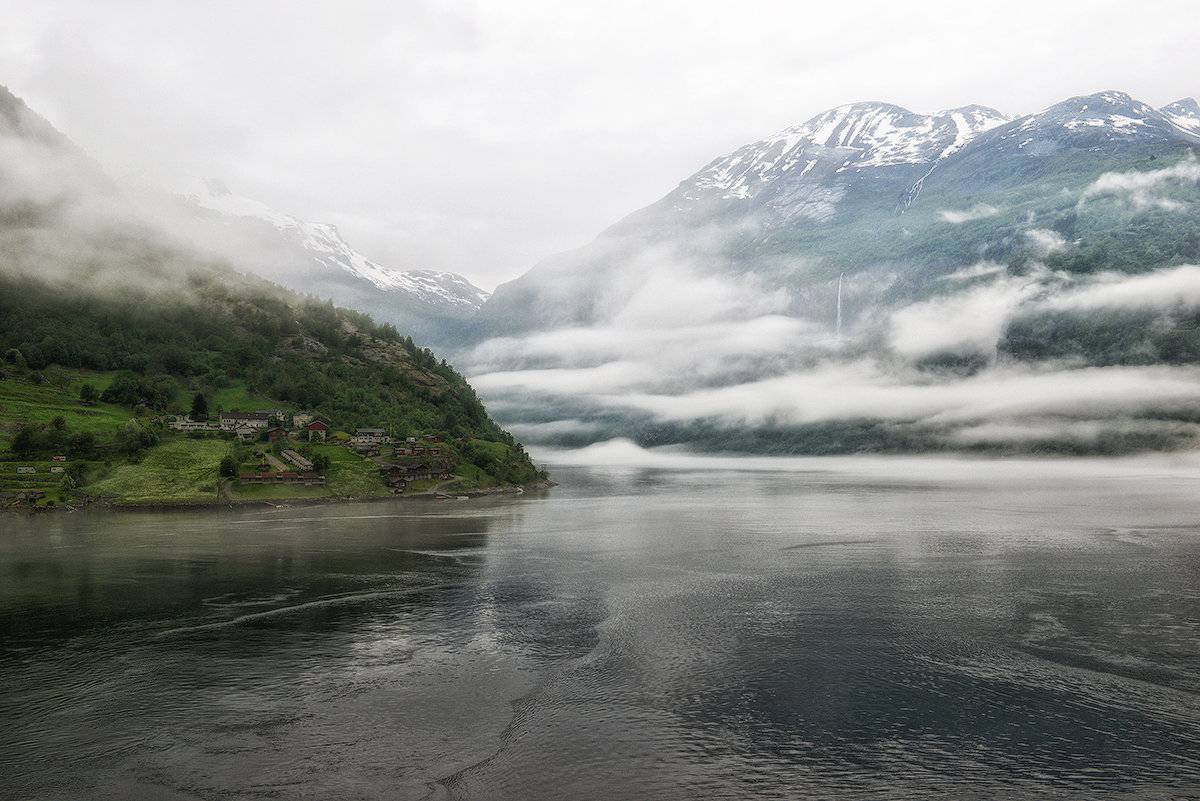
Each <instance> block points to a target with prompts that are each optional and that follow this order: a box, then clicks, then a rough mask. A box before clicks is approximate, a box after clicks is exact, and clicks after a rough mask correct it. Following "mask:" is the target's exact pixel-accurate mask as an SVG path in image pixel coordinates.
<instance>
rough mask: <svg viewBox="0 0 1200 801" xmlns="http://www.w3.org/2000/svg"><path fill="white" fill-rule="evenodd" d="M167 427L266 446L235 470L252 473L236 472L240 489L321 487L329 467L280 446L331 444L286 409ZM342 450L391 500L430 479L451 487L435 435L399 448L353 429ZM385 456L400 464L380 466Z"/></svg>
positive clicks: (307, 417)
mask: <svg viewBox="0 0 1200 801" xmlns="http://www.w3.org/2000/svg"><path fill="white" fill-rule="evenodd" d="M287 423H290V426H289V425H287ZM167 426H168V427H169V428H172V429H175V430H177V431H222V432H233V434H234V435H236V437H237V439H238V441H240V442H242V443H260V444H265V445H266V447H265V448H259V449H256V450H255V451H254V452H253V456H254V458H255V459H257V460H259V463H258V464H257V465H244V464H243V465H239V468H243V467H247V466H250V467H253V469H238V471H237V475H236V480H237V482H238V483H239V484H242V485H254V484H302V485H305V486H323V485H324V484H325V476H324V475H323V474H322V472H321V470H320V468H322V467H327V466H328V464H327V462H326V463H324V464H322V463H321V462H320V461H318V460H316V459H310V458H308V457H307V456H305V455H304V454H302V453H301V452H300V451H299V450H297V449H296V448H295V447H284V446H286V445H289V444H298V443H302V442H303V443H310V444H311V443H326V442H332V441H335V440H334V439H333V438H332V435H331V434H330V430H329V426H327V425H326V424H325V423H324V422H322V421H321V420H317V419H316V418H315V417H314V416H313V415H312V414H311V413H309V412H305V411H300V412H294V413H292V412H288V411H287V410H286V409H260V410H258V411H254V412H220V413H218V415H217V422H216V423H207V422H197V421H195V420H192V419H191V417H189V416H187V415H177V416H176V417H175V418H174V419H172V420H170V421H169V422H168V423H167ZM344 444H345V446H346V447H347V448H348V449H350V450H351V451H353V452H355V453H356V454H358V455H359V456H361V457H362V458H364V459H368V460H370V461H373V462H374V463H375V464H376V467H377V469H378V471H379V476H380V478H381V479H382V480H383V482H384V484H385V485H386V486H387V487H388V489H390V490H391V491H392V492H393V493H394V494H399V493H402V492H404V491H405V490H407V489H408V488H409V486H410V485H411V484H412V483H413V482H417V481H422V480H429V479H436V480H439V481H450V480H452V479H453V478H454V475H453V473H452V472H451V468H452V466H453V461H452V459H451V458H449V452H448V450H447V449H446V448H445V447H444V446H443V444H442V437H441V436H440V435H437V434H426V435H423V436H421V437H415V436H409V437H405V438H404V440H403V441H402V442H395V443H393V440H392V437H391V435H390V434H389V433H388V432H387V430H386V429H383V428H356V429H355V431H354V434H353V435H352V436H349V437H348V438H346V439H345V440H344ZM272 449H273V450H274V451H275V452H272ZM385 456H391V457H392V458H393V459H399V460H400V461H399V462H390V461H384V457H385ZM229 477H230V478H233V476H229Z"/></svg>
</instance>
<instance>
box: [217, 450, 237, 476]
mask: <svg viewBox="0 0 1200 801" xmlns="http://www.w3.org/2000/svg"><path fill="white" fill-rule="evenodd" d="M217 472H218V473H220V474H221V475H222V476H223V477H225V478H237V474H238V462H237V459H234V458H233V454H232V453H227V454H225V458H223V459H222V460H221V466H220V467H218V468H217Z"/></svg>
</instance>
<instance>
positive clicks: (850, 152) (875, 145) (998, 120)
mask: <svg viewBox="0 0 1200 801" xmlns="http://www.w3.org/2000/svg"><path fill="white" fill-rule="evenodd" d="M1008 121H1009V118H1008V117H1007V116H1005V115H1004V114H1001V113H1000V112H999V111H996V110H995V109H991V108H987V107H985V106H977V105H973V106H964V107H962V108H956V109H950V110H948V111H942V112H939V113H937V114H932V115H926V114H917V113H914V112H912V111H909V110H908V109H906V108H902V107H901V106H897V105H894V104H891V103H880V102H860V103H850V104H847V105H843V106H838V107H837V108H832V109H830V110H828V111H825V112H822V113H821V114H818V115H817V116H815V117H813V118H812V119H810V120H808V121H807V122H804V123H802V124H800V125H796V126H793V127H791V128H788V129H786V130H784V131H781V132H780V133H778V134H776V135H774V136H771V137H768V138H766V139H763V140H761V141H759V142H755V143H753V144H749V145H746V146H745V147H743V148H741V149H739V150H737V151H736V152H734V153H732V154H730V155H729V156H726V157H724V158H719V159H717V160H715V161H713V162H712V163H711V164H709V165H708V166H707V167H706V168H705V169H704V170H702V171H701V172H700V173H698V174H697V175H695V176H693V177H692V178H691V179H690V180H689V181H686V182H684V184H683V185H682V187H681V188H682V189H683V192H684V198H683V200H685V201H696V200H700V199H702V198H704V197H705V196H711V195H717V196H719V197H721V198H723V199H726V200H728V199H742V200H746V199H750V198H753V197H755V196H756V195H757V194H758V193H759V192H760V191H762V190H763V189H764V188H765V187H766V186H768V185H769V184H771V183H772V182H774V181H776V180H778V179H780V178H783V177H790V178H793V179H798V178H803V177H805V176H808V175H809V174H810V173H811V175H812V176H813V177H814V178H816V177H818V176H825V175H828V174H829V173H831V172H833V173H846V172H852V173H857V172H859V171H862V170H876V169H881V168H882V169H886V168H892V167H912V166H913V165H928V166H932V165H933V164H935V163H937V162H938V161H939V160H940V159H944V158H946V157H947V156H949V155H950V154H952V153H954V152H956V151H957V150H959V149H961V148H962V147H963V146H964V145H966V144H967V143H968V142H970V141H971V140H972V139H973V138H975V137H976V136H978V135H979V134H980V133H983V132H984V131H988V130H991V129H992V128H995V127H998V126H1000V125H1003V124H1005V123H1007V122H1008Z"/></svg>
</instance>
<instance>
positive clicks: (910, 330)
mask: <svg viewBox="0 0 1200 801" xmlns="http://www.w3.org/2000/svg"><path fill="white" fill-rule="evenodd" d="M1037 288H1038V287H1037V285H1036V284H1034V283H1031V282H1029V281H1027V280H1021V279H999V280H996V281H993V282H992V283H989V284H986V285H983V286H979V287H975V288H973V289H969V290H966V291H964V292H958V293H955V294H953V295H946V296H942V297H938V298H934V299H933V300H928V301H925V302H923V303H915V304H913V305H911V306H906V307H904V308H901V309H899V310H898V311H896V312H894V313H893V314H892V317H891V334H892V336H891V345H892V348H893V349H894V350H895V351H896V352H897V353H900V354H902V355H904V356H908V357H919V356H923V355H925V354H929V353H937V352H940V351H951V352H964V351H966V352H975V353H984V354H991V353H992V352H993V351H994V350H995V347H996V342H997V340H998V339H999V338H1000V335H1001V334H1002V333H1003V332H1004V329H1005V327H1006V326H1007V324H1008V321H1009V320H1011V319H1012V316H1013V314H1014V312H1015V311H1016V309H1017V307H1018V306H1019V305H1020V304H1021V303H1022V301H1024V300H1025V299H1027V298H1029V297H1031V296H1032V295H1033V294H1034V293H1035V292H1036V291H1037Z"/></svg>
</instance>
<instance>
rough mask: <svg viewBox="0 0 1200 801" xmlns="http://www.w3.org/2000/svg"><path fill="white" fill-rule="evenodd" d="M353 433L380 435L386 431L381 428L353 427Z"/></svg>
mask: <svg viewBox="0 0 1200 801" xmlns="http://www.w3.org/2000/svg"><path fill="white" fill-rule="evenodd" d="M354 433H355V434H374V435H381V434H387V431H385V430H384V429H382V428H356V429H354Z"/></svg>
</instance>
